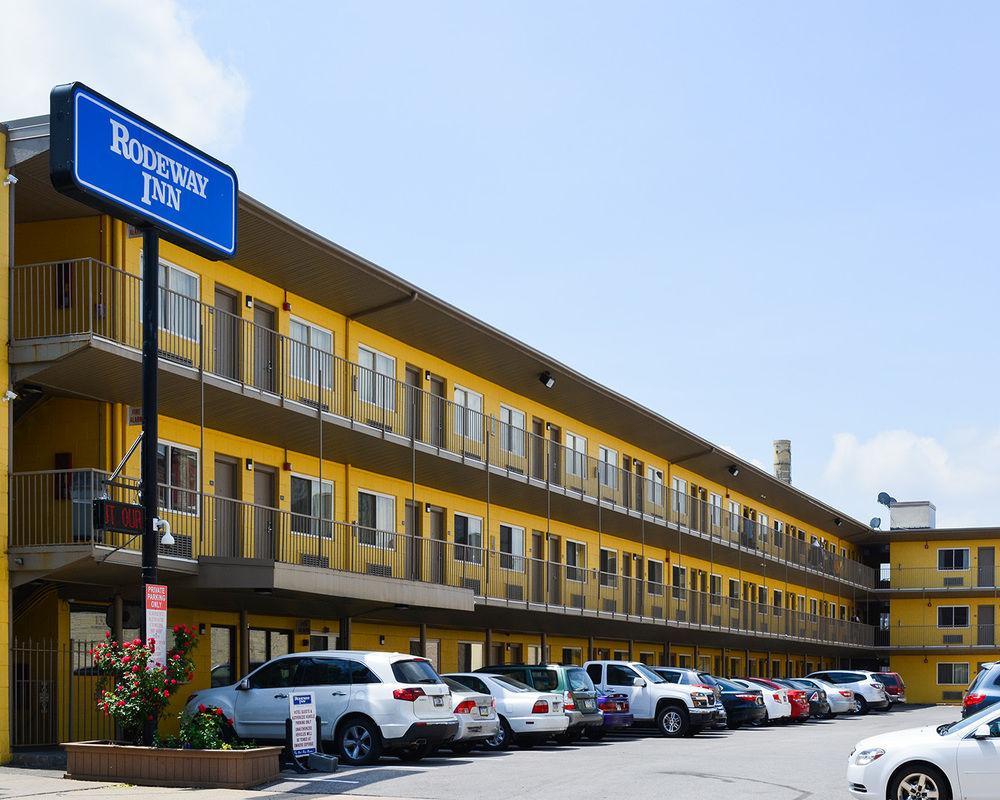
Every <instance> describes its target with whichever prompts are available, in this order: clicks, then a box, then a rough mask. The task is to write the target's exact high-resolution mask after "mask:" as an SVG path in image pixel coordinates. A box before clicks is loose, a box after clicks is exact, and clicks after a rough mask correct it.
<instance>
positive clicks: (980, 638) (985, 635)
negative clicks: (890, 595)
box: [875, 624, 997, 650]
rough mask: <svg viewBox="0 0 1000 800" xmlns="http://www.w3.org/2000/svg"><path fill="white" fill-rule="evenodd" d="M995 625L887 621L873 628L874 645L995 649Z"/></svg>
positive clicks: (916, 647)
mask: <svg viewBox="0 0 1000 800" xmlns="http://www.w3.org/2000/svg"><path fill="white" fill-rule="evenodd" d="M996 635H997V631H996V626H995V625H992V624H990V625H975V624H970V625H968V626H966V627H964V628H939V627H937V626H936V625H889V626H888V627H884V628H878V629H877V630H876V631H875V645H876V646H877V647H900V648H907V649H921V648H927V649H931V648H954V649H956V650H968V649H975V648H979V647H985V648H991V649H996V646H997V639H996Z"/></svg>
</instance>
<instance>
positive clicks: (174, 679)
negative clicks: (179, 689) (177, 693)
mask: <svg viewBox="0 0 1000 800" xmlns="http://www.w3.org/2000/svg"><path fill="white" fill-rule="evenodd" d="M170 685H171V686H176V685H177V678H171V679H170Z"/></svg>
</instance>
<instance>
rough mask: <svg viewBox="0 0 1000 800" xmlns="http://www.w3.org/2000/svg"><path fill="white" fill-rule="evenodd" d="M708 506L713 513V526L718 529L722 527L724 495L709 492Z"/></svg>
mask: <svg viewBox="0 0 1000 800" xmlns="http://www.w3.org/2000/svg"><path fill="white" fill-rule="evenodd" d="M708 505H709V508H711V512H712V526H713V527H715V528H718V527H719V526H720V525H722V495H719V494H716V493H715V492H709V495H708Z"/></svg>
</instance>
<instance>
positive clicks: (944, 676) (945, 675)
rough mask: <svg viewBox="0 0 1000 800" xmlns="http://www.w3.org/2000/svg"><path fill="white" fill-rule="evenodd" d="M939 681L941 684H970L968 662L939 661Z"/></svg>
mask: <svg viewBox="0 0 1000 800" xmlns="http://www.w3.org/2000/svg"><path fill="white" fill-rule="evenodd" d="M937 682H938V685H939V686H968V685H969V665H968V663H963V664H954V663H939V664H938V665H937Z"/></svg>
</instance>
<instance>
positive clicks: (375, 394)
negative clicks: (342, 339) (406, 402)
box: [358, 346, 396, 411]
mask: <svg viewBox="0 0 1000 800" xmlns="http://www.w3.org/2000/svg"><path fill="white" fill-rule="evenodd" d="M358 366H359V367H360V369H359V370H358V394H359V395H360V396H361V400H362V401H363V402H365V403H371V404H372V405H376V406H379V407H380V408H384V409H386V410H387V411H395V409H396V359H394V358H393V357H392V356H387V355H386V354H385V353H380V352H378V351H377V350H372V349H371V348H369V347H364V346H359V347H358Z"/></svg>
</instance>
